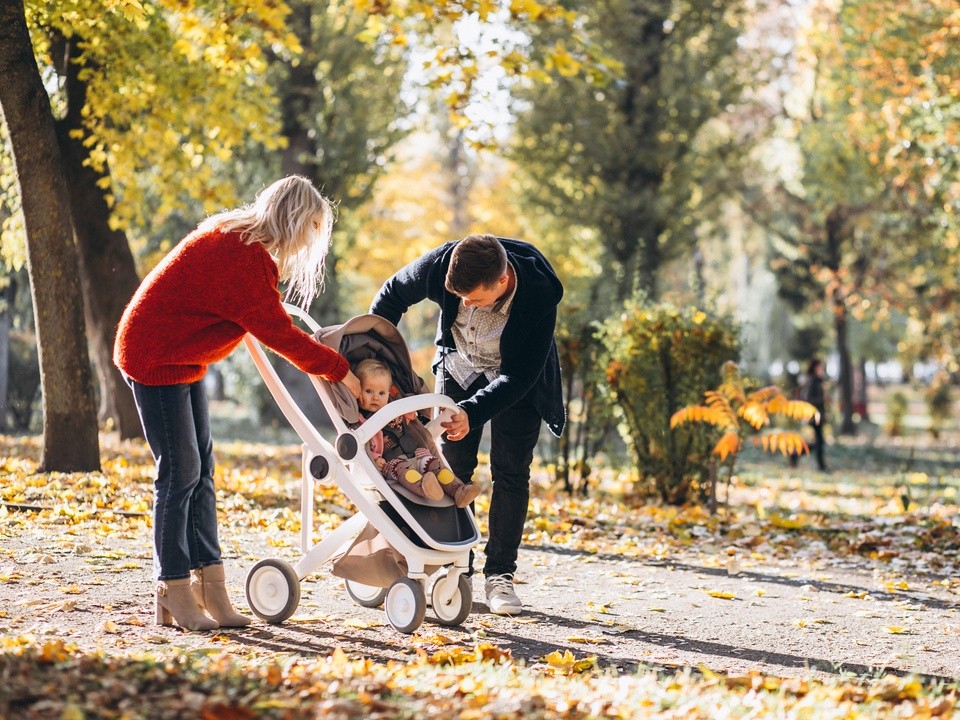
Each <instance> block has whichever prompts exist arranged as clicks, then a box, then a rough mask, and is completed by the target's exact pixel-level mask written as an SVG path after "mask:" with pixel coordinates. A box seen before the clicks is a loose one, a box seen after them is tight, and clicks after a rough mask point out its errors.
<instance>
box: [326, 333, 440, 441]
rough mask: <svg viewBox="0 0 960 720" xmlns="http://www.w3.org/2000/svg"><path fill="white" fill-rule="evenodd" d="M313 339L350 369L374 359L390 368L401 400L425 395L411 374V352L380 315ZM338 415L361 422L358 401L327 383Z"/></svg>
mask: <svg viewBox="0 0 960 720" xmlns="http://www.w3.org/2000/svg"><path fill="white" fill-rule="evenodd" d="M314 337H315V338H316V339H317V340H318V341H319V342H321V343H323V344H324V345H326V346H327V347H330V348H333V349H334V350H336V351H337V352H339V353H340V354H341V355H343V356H344V357H345V358H346V359H347V362H349V363H350V367H356V365H357V363H359V362H360V361H361V360H368V359H374V360H379V361H381V362H382V363H384V364H385V365H386V366H387V367H388V368H390V373H391V375H393V384H394V385H396V386H397V389H398V390H399V391H400V396H401V397H404V396H407V395H419V394H420V393H425V392H428V388H427V384H426V383H425V382H424V381H423V378H421V377H420V376H419V375H417V374H416V373H415V372H413V363H412V361H411V360H410V350H409V349H408V348H407V344H406V342H404V340H403V336H402V335H401V334H400V331H399V330H397V327H396V326H395V325H394V324H393V323H392V322H390V321H389V320H387V319H386V318H382V317H380V316H379V315H357V316H356V317H352V318H350V319H349V320H347V321H346V322H345V323H343V324H342V325H331V326H330V327H325V328H320V329H319V330H317V332H316V333H314ZM330 387H331V389H332V390H333V393H332V394H333V398H334V402H335V404H336V406H337V412H339V413H340V417H342V418H343V419H344V421H345V422H347V423H350V424H355V423H358V422H360V419H361V417H360V410H359V406H358V405H357V399H356V398H355V397H353V395H351V394H350V393H349V392H348V391H347V389H346V388H345V387H344V386H343V385H342V384H341V383H330Z"/></svg>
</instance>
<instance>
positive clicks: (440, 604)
mask: <svg viewBox="0 0 960 720" xmlns="http://www.w3.org/2000/svg"><path fill="white" fill-rule="evenodd" d="M447 582H449V579H448V578H447V577H446V576H444V577H442V578H439V579H438V580H437V581H436V582H435V583H434V584H433V590H432V591H431V592H430V601H431V603H432V604H433V614H434V615H436V616H437V621H438V622H439V623H440V624H441V625H460V624H461V623H462V622H463V621H464V620H466V619H467V616H468V615H469V614H470V611H471V610H472V609H473V584H472V583H471V582H470V578H468V577H467V576H466V575H460V576H458V578H457V588H456V590H454V591H453V595H452V596H451V597H450V599H449V600H447V601H446V602H444V601H443V600H441V597H442V596H443V593H442V592H441V591H443V590H444V589H445V588H444V585H445V584H446V583H447Z"/></svg>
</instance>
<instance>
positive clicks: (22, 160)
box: [0, 0, 100, 472]
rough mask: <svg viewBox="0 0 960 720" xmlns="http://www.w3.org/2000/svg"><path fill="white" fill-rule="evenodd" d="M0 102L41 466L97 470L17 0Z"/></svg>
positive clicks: (62, 243) (59, 166)
mask: <svg viewBox="0 0 960 720" xmlns="http://www.w3.org/2000/svg"><path fill="white" fill-rule="evenodd" d="M0 77H2V78H3V82H0V108H2V110H3V118H4V121H5V122H6V124H7V131H8V133H9V135H10V142H11V145H12V148H13V159H14V166H15V168H16V176H17V184H18V190H19V192H20V199H21V203H22V206H23V217H24V225H25V227H26V236H27V269H28V271H29V273H30V288H31V290H32V292H33V309H34V318H35V323H36V329H37V348H38V353H39V357H40V378H41V389H42V393H43V453H42V455H41V459H40V471H41V472H53V471H57V472H77V471H79V472H89V471H96V470H99V469H100V449H99V443H98V432H97V412H96V405H95V402H94V394H93V378H92V374H91V371H90V358H89V355H88V353H87V344H86V337H85V335H84V332H83V304H82V303H83V296H82V295H81V292H80V280H79V274H80V273H79V261H78V258H77V248H76V245H75V244H74V240H73V225H72V221H71V218H70V202H69V195H68V193H67V185H66V181H65V178H64V173H63V162H62V159H61V157H60V151H59V148H58V147H57V137H56V131H55V129H54V119H53V113H52V112H51V110H50V100H49V98H48V97H47V93H46V90H45V89H44V86H43V81H42V80H41V78H40V71H39V68H38V67H37V63H36V60H35V59H34V56H33V46H32V45H31V43H30V35H29V33H28V31H27V23H26V18H25V16H24V9H23V2H22V0H10V1H9V2H5V3H0Z"/></svg>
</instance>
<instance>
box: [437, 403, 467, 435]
mask: <svg viewBox="0 0 960 720" xmlns="http://www.w3.org/2000/svg"><path fill="white" fill-rule="evenodd" d="M440 426H441V427H442V428H444V429H445V430H446V431H447V439H448V440H463V439H464V438H465V437H466V436H467V433H468V432H470V419H469V418H468V417H467V414H466V413H465V412H463V411H462V410H461V411H460V412H458V413H456V414H455V415H453V416H451V417H450V419H449V420H447V421H446V422H442V423H440Z"/></svg>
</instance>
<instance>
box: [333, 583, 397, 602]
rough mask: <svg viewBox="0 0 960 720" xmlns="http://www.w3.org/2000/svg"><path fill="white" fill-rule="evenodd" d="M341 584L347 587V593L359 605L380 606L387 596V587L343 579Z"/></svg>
mask: <svg viewBox="0 0 960 720" xmlns="http://www.w3.org/2000/svg"><path fill="white" fill-rule="evenodd" d="M343 584H344V585H345V586H346V588H347V595H349V596H350V598H351V599H352V600H353V601H354V602H355V603H356V604H357V605H360V606H361V607H368V608H377V607H380V606H381V605H383V599H384V598H385V597H386V596H387V588H382V587H377V586H376V585H364V584H363V583H358V582H355V581H353V580H344V581H343Z"/></svg>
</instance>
